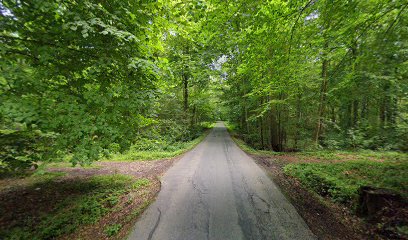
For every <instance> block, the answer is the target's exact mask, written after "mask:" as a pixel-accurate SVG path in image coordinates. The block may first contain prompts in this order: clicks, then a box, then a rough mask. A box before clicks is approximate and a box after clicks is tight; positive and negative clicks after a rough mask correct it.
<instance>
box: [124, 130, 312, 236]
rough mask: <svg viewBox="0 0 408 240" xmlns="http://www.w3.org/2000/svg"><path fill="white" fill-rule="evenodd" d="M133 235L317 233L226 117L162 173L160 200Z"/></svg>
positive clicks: (149, 209) (141, 221)
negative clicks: (246, 150)
mask: <svg viewBox="0 0 408 240" xmlns="http://www.w3.org/2000/svg"><path fill="white" fill-rule="evenodd" d="M129 239H136V240H147V239H149V240H150V239H157V240H167V239H174V240H201V239H219V240H226V239H233V240H239V239H256V240H259V239H268V240H272V239H315V236H314V235H313V234H312V233H311V231H310V230H309V228H308V226H307V225H306V223H305V222H304V221H303V219H302V218H301V217H300V216H299V215H298V213H297V212H296V210H295V208H294V207H293V206H292V205H291V204H290V203H289V201H288V200H287V199H286V198H285V197H284V196H283V195H282V193H281V192H280V190H279V189H278V188H277V186H276V185H275V184H274V183H273V182H272V181H271V180H270V178H269V177H268V176H267V175H266V173H265V172H264V171H263V170H262V169H261V168H260V167H259V166H258V165H257V164H256V163H255V162H254V161H253V159H251V158H250V157H249V156H248V155H246V154H245V153H244V152H243V151H242V150H241V149H239V148H238V147H237V145H236V144H235V143H234V142H233V141H232V139H231V137H230V136H229V134H228V132H227V130H226V128H225V126H224V124H223V123H217V125H216V126H215V128H214V129H213V130H212V131H211V133H210V134H209V135H208V136H207V138H206V139H205V140H204V141H203V142H202V143H200V144H199V145H198V146H197V147H196V148H195V149H193V150H192V151H190V152H188V153H187V154H186V155H185V156H184V157H183V158H182V159H180V160H179V161H178V162H177V163H176V164H175V165H174V166H173V167H172V168H170V169H169V170H168V172H167V173H166V174H165V175H164V177H163V179H162V190H161V192H160V193H159V195H158V197H157V200H156V201H155V202H154V203H153V204H152V205H151V206H150V207H149V208H148V209H147V210H146V211H145V212H144V213H143V214H142V216H141V218H140V219H139V221H138V222H137V223H136V225H135V227H134V229H133V232H132V233H131V234H130V236H129Z"/></svg>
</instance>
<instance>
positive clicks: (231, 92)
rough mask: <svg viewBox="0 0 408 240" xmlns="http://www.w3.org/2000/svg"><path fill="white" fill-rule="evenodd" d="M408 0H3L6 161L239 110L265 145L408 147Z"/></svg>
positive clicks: (9, 164)
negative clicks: (407, 0)
mask: <svg viewBox="0 0 408 240" xmlns="http://www.w3.org/2000/svg"><path fill="white" fill-rule="evenodd" d="M407 7H408V4H407V2H406V1H404V0H395V1H386V0H370V1H355V0H350V1H335V0H320V1H317V0H309V1H304V0H299V1H280V0H274V1H245V0H237V1H216V0H207V1H199V0H195V1H193V0H189V1H161V0H159V1H149V0H142V1H138V0H129V1H120V0H110V1H104V0H100V1H92V0H81V1H75V0H68V1H62V0H30V1H24V0H20V1H16V0H2V1H1V4H0V13H1V19H0V28H1V31H0V43H1V44H0V59H1V61H0V69H1V76H0V94H1V96H0V144H1V149H0V158H1V159H2V161H1V164H0V171H9V170H12V169H15V168H18V167H20V166H29V165H31V164H32V162H35V161H39V160H41V161H52V160H55V159H58V158H62V157H64V156H67V155H69V156H70V159H71V161H72V162H73V163H74V164H76V163H80V164H87V163H90V162H92V161H94V160H97V159H100V158H102V157H106V156H108V155H109V154H112V153H116V152H124V151H127V150H128V149H130V148H132V147H133V148H138V149H146V150H149V149H155V148H158V147H168V146H171V144H173V143H176V142H183V141H188V140H191V139H194V138H196V137H197V136H199V135H200V134H201V133H202V129H203V123H204V122H211V121H214V120H217V119H218V120H228V121H229V122H230V124H231V125H232V126H235V129H236V131H238V132H239V133H240V134H242V137H243V138H244V140H245V141H246V142H248V143H250V144H251V145H252V146H254V147H255V148H258V149H268V150H273V151H292V150H305V149H311V148H313V149H316V148H317V149H319V148H329V149H345V148H347V149H349V148H352V149H357V148H366V149H373V150H387V149H392V150H401V151H407V150H408V144H407V142H408V120H407V119H408V82H407V81H408V13H407V9H408V8H407Z"/></svg>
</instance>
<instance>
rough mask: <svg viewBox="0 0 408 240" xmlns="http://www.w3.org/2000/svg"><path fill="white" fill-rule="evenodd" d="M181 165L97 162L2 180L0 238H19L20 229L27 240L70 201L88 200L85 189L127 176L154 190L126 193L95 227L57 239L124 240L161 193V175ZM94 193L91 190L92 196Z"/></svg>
mask: <svg viewBox="0 0 408 240" xmlns="http://www.w3.org/2000/svg"><path fill="white" fill-rule="evenodd" d="M176 160H177V158H176V159H168V160H156V161H143V162H137V161H135V162H98V163H95V167H93V168H82V167H74V168H72V167H54V168H49V169H47V170H46V173H45V174H44V175H39V176H35V175H34V176H31V177H25V178H21V179H18V178H14V179H2V180H0V213H1V214H0V229H1V231H0V238H2V237H1V236H2V234H3V235H5V236H7V237H9V236H10V234H11V236H14V235H15V234H14V233H13V232H11V233H10V230H11V229H15V230H14V231H15V232H16V234H20V233H17V232H19V231H20V230H18V229H21V231H25V232H27V236H22V237H23V239H25V238H24V237H28V236H29V233H30V232H31V231H34V229H38V228H37V225H43V223H42V221H43V220H44V217H45V216H49V215H52V214H54V215H55V214H56V211H60V210H59V209H60V208H61V204H65V203H64V201H65V200H66V199H67V198H73V199H75V198H78V199H81V198H82V196H85V195H89V194H90V193H89V192H88V190H84V189H83V186H89V181H90V180H91V181H92V179H93V178H94V177H98V176H108V175H112V174H123V175H129V176H131V177H132V179H134V181H137V180H138V179H146V181H148V182H149V184H148V185H146V186H141V187H138V188H137V189H136V188H134V189H133V188H132V187H131V186H129V187H130V188H129V187H127V189H128V190H125V191H123V193H121V194H119V196H118V197H117V200H115V201H117V202H115V204H114V205H112V206H108V209H109V210H107V213H106V214H104V215H103V216H102V217H101V218H100V219H98V220H97V222H96V223H93V224H83V225H80V226H79V227H77V228H76V229H74V230H73V231H72V233H70V234H62V235H59V236H58V239H73V238H82V239H123V238H124V237H125V236H126V235H127V233H128V231H129V230H130V228H131V227H132V226H133V225H134V223H135V221H136V219H137V217H138V215H139V214H140V213H141V212H142V211H143V210H144V208H145V207H147V205H148V204H149V203H150V202H152V201H153V200H154V198H155V196H156V194H157V193H158V192H159V191H160V180H159V178H160V177H161V175H162V174H163V173H164V172H165V171H166V170H167V169H168V168H169V167H170V166H171V165H172V164H173V163H174V161H176ZM92 188H93V187H89V189H90V190H92ZM108 200H109V199H108ZM68 208H69V206H68ZM68 208H67V209H68ZM23 229H26V230H23ZM27 229H29V230H27ZM107 229H110V230H107ZM21 231H20V232H21ZM35 231H36V230H35ZM44 231H45V230H44Z"/></svg>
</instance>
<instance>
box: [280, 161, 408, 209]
mask: <svg viewBox="0 0 408 240" xmlns="http://www.w3.org/2000/svg"><path fill="white" fill-rule="evenodd" d="M284 171H285V173H286V174H288V175H291V176H293V177H296V178H297V179H299V180H300V182H301V183H302V184H303V185H304V186H306V187H307V188H308V189H310V190H312V191H314V192H316V193H318V194H319V195H322V196H328V197H330V198H331V199H332V200H333V201H336V202H341V203H351V204H352V203H353V202H354V201H353V200H356V199H357V197H358V189H359V188H360V187H361V186H372V187H377V188H385V189H390V190H393V191H395V192H398V193H400V194H402V195H404V196H405V197H407V195H408V194H407V193H408V192H407V186H408V182H407V179H408V175H407V173H408V161H396V160H394V161H389V162H388V161H386V162H376V161H372V160H352V161H344V162H326V163H324V162H323V163H292V164H288V165H286V166H285V167H284Z"/></svg>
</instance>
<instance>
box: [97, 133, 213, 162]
mask: <svg viewBox="0 0 408 240" xmlns="http://www.w3.org/2000/svg"><path fill="white" fill-rule="evenodd" d="M208 133H209V130H207V131H205V132H204V133H203V134H202V135H201V136H199V137H197V138H195V139H194V140H191V141H188V142H175V143H172V144H171V145H170V146H166V147H165V148H162V149H156V150H138V149H135V148H131V149H130V150H129V151H127V152H125V153H118V154H113V155H112V156H111V157H110V158H109V159H108V160H104V161H145V160H158V159H166V158H173V157H176V156H178V155H181V154H183V153H185V152H187V151H189V150H191V149H192V148H194V147H195V146H197V145H198V144H199V143H200V142H201V141H202V140H203V139H204V138H205V137H206V136H207V134H208Z"/></svg>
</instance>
